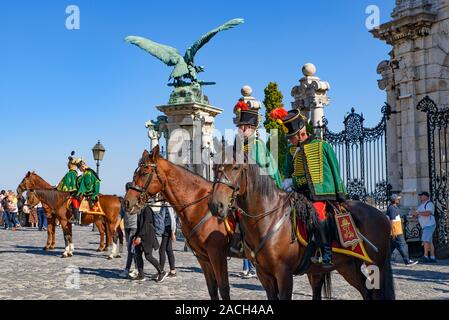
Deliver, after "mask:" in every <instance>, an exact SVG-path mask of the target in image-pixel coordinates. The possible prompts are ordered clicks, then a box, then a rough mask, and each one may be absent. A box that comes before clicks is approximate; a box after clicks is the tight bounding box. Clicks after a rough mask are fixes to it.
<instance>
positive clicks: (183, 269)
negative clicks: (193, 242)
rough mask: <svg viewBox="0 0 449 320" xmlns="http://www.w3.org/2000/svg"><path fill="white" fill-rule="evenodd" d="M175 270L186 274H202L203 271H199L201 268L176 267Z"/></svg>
mask: <svg viewBox="0 0 449 320" xmlns="http://www.w3.org/2000/svg"><path fill="white" fill-rule="evenodd" d="M176 269H177V270H179V271H181V272H186V273H189V272H196V273H203V270H201V268H198V267H177V268H176Z"/></svg>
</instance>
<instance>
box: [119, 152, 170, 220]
mask: <svg viewBox="0 0 449 320" xmlns="http://www.w3.org/2000/svg"><path fill="white" fill-rule="evenodd" d="M160 158H161V156H160V155H159V146H156V147H155V148H154V149H153V150H152V151H151V153H149V152H148V151H147V150H145V151H144V152H143V154H142V158H141V159H140V161H139V165H138V167H137V169H136V170H135V171H134V176H133V181H132V183H127V184H126V195H125V200H124V202H125V210H126V211H128V212H130V213H132V214H133V213H136V212H137V211H138V210H140V209H141V208H142V207H143V206H144V205H145V203H146V202H147V201H148V200H149V199H150V198H151V197H154V196H155V195H157V194H158V193H159V192H161V191H162V190H163V184H162V180H161V179H160V176H159V172H158V169H157V166H158V161H159V159H160Z"/></svg>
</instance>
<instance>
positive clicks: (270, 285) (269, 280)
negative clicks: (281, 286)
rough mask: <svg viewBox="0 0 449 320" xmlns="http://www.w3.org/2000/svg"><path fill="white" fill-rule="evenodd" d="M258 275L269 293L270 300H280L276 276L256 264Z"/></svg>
mask: <svg viewBox="0 0 449 320" xmlns="http://www.w3.org/2000/svg"><path fill="white" fill-rule="evenodd" d="M256 270H257V276H258V278H259V281H260V283H262V286H263V287H264V289H265V292H266V293H267V299H268V300H279V295H278V294H279V290H278V287H277V282H276V278H275V277H273V276H272V275H271V274H269V273H266V272H264V271H263V270H262V269H261V268H259V267H257V266H256Z"/></svg>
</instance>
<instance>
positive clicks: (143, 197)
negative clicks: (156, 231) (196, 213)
mask: <svg viewBox="0 0 449 320" xmlns="http://www.w3.org/2000/svg"><path fill="white" fill-rule="evenodd" d="M141 167H145V168H148V167H151V168H153V170H154V172H151V173H147V174H146V175H148V178H147V181H146V182H145V185H144V187H143V188H142V187H139V186H138V185H136V184H134V183H132V184H131V185H129V186H128V189H131V190H134V191H137V192H139V193H140V194H139V202H140V203H146V202H148V200H149V198H150V197H149V194H148V188H149V187H150V184H151V182H152V180H153V176H154V173H156V176H157V178H158V179H159V182H160V183H161V185H162V190H161V192H164V191H165V185H166V182H165V181H164V180H162V178H161V177H160V175H159V173H158V172H157V164H155V163H151V164H145V165H143V166H141ZM211 195H212V194H211V193H210V192H209V193H208V194H206V195H205V196H203V197H201V198H199V199H197V200H194V201H192V202H190V203H187V204H170V206H171V207H174V208H175V207H181V208H182V209H181V211H184V210H185V209H187V208H189V207H191V206H193V205H195V204H197V203H200V202H201V201H203V200H204V199H207V198H209V197H210V196H211ZM163 201H165V199H163V200H158V201H156V202H163ZM154 207H158V208H160V207H162V205H155V206H154Z"/></svg>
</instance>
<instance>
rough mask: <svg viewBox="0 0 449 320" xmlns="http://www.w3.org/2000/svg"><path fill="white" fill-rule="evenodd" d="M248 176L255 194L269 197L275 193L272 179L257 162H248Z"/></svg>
mask: <svg viewBox="0 0 449 320" xmlns="http://www.w3.org/2000/svg"><path fill="white" fill-rule="evenodd" d="M248 178H250V180H251V181H250V183H251V185H252V188H253V190H254V192H255V193H256V194H259V195H263V196H265V197H269V198H271V197H273V196H274V195H275V190H276V189H277V187H276V185H275V183H274V181H273V179H272V178H271V177H270V176H269V175H268V174H267V173H266V172H265V171H264V170H263V169H261V168H260V167H259V166H258V165H257V164H248ZM276 191H277V190H276Z"/></svg>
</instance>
